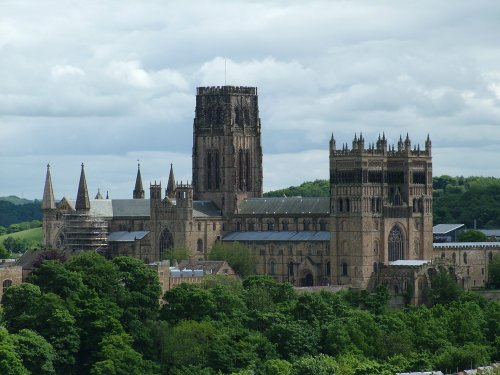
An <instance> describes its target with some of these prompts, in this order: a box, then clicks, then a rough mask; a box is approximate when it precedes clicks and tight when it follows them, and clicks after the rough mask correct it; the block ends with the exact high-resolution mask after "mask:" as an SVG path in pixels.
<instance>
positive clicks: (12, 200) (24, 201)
mask: <svg viewBox="0 0 500 375" xmlns="http://www.w3.org/2000/svg"><path fill="white" fill-rule="evenodd" d="M0 201H6V202H10V203H12V204H15V205H16V206H22V205H23V204H28V203H33V202H36V200H35V201H32V200H30V199H24V198H19V197H16V196H15V195H9V196H8V197H0Z"/></svg>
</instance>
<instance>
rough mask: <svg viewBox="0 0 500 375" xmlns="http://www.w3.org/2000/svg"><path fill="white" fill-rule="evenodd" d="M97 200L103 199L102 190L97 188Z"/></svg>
mask: <svg viewBox="0 0 500 375" xmlns="http://www.w3.org/2000/svg"><path fill="white" fill-rule="evenodd" d="M95 199H103V198H102V194H101V189H99V188H97V194H96V195H95Z"/></svg>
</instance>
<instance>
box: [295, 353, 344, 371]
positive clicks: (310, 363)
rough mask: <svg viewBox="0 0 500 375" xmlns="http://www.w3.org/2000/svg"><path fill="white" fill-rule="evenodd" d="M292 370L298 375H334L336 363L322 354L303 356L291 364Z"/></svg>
mask: <svg viewBox="0 0 500 375" xmlns="http://www.w3.org/2000/svg"><path fill="white" fill-rule="evenodd" d="M293 369H294V370H295V373H296V374H300V375H334V374H335V373H336V363H335V360H334V359H333V358H332V357H329V356H327V355H324V354H320V355H318V356H315V357H313V356H304V357H301V358H299V359H297V360H296V361H295V362H294V363H293Z"/></svg>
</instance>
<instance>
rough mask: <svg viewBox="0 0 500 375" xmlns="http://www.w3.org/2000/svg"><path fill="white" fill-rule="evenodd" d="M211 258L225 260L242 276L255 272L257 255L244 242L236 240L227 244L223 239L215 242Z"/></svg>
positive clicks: (209, 255) (210, 254)
mask: <svg viewBox="0 0 500 375" xmlns="http://www.w3.org/2000/svg"><path fill="white" fill-rule="evenodd" d="M208 258H209V259H210V260H225V261H227V262H228V263H229V265H230V266H231V267H232V268H233V269H234V271H235V272H236V273H237V274H239V275H240V276H242V277H247V276H249V275H252V274H253V273H254V269H253V267H254V264H255V256H254V254H253V253H252V252H251V251H250V250H249V249H248V248H247V247H246V246H245V245H243V244H241V243H239V242H234V243H231V244H226V243H223V242H221V241H217V242H215V244H214V245H213V246H212V249H211V250H210V253H209V254H208Z"/></svg>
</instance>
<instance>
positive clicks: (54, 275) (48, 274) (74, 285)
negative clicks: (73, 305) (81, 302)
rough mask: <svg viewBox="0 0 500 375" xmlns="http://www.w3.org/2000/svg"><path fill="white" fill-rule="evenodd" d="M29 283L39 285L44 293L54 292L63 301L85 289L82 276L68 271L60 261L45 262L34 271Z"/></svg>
mask: <svg viewBox="0 0 500 375" xmlns="http://www.w3.org/2000/svg"><path fill="white" fill-rule="evenodd" d="M28 282H30V283H32V284H35V285H38V286H39V287H40V289H41V290H42V292H45V293H48V292H52V293H55V294H57V295H58V296H60V297H61V298H63V299H65V298H68V297H70V296H72V295H75V294H77V293H79V292H81V291H82V289H84V288H85V287H84V285H83V281H82V276H81V274H80V273H78V272H74V271H70V270H68V269H67V268H66V267H64V265H63V264H62V263H61V262H59V261H58V260H45V261H44V262H43V263H41V264H40V266H38V268H35V269H34V270H33V272H32V273H31V275H30V276H29V278H28Z"/></svg>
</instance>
